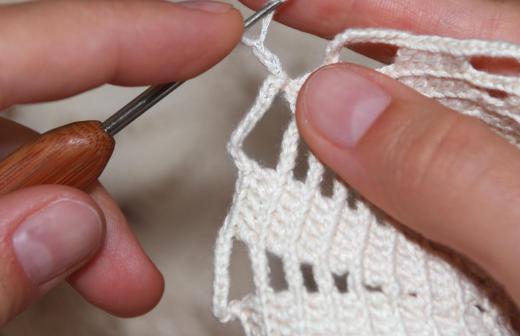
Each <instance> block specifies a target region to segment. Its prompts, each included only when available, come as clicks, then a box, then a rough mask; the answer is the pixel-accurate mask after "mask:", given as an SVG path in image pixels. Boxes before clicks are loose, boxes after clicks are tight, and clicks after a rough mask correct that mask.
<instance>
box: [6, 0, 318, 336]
mask: <svg viewBox="0 0 520 336" xmlns="http://www.w3.org/2000/svg"><path fill="white" fill-rule="evenodd" d="M4 2H5V1H4ZM230 2H231V3H233V4H235V5H236V6H237V7H239V8H240V9H241V10H243V13H246V14H249V13H251V12H250V11H249V10H246V9H245V8H244V7H243V6H241V5H239V4H238V1H235V0H233V1H230ZM324 46H325V41H322V40H320V39H318V38H315V37H311V36H309V35H306V34H303V33H300V32H296V31H293V30H290V29H288V28H286V27H281V26H276V27H274V29H273V31H272V36H271V38H270V47H271V48H272V49H273V50H274V51H275V52H276V53H278V54H279V55H281V58H282V60H283V61H284V64H285V68H286V69H287V70H288V71H289V72H290V73H291V74H294V75H295V74H299V73H304V72H306V71H308V70H309V69H312V68H314V67H315V66H316V65H317V64H320V63H321V58H322V56H323V54H324V52H323V47H324ZM208 48H211V46H208ZM56 57H59V55H56ZM264 77H265V72H264V70H263V68H262V67H261V66H259V65H258V64H257V63H256V61H255V60H254V58H253V57H252V56H251V55H250V53H249V51H248V50H246V48H244V47H241V46H238V47H237V48H236V50H235V51H234V52H233V53H232V55H230V56H229V57H228V58H227V59H226V60H224V61H223V62H222V63H221V64H219V65H218V66H216V67H215V68H214V69H212V70H211V71H209V72H207V73H206V74H204V75H202V76H200V77H199V78H197V79H195V80H193V81H190V82H189V83H188V84H186V85H185V86H184V87H182V88H181V89H179V91H178V92H176V93H174V94H173V95H171V96H170V97H168V98H167V99H166V100H164V101H163V102H162V103H161V104H160V105H159V106H157V107H156V108H154V109H153V110H151V111H149V112H148V113H147V114H146V115H145V116H143V117H142V118H141V119H140V120H138V121H137V122H135V123H134V124H133V125H131V126H130V127H129V128H128V129H127V130H125V131H124V132H123V133H121V134H120V135H118V136H117V149H116V152H115V155H114V157H113V159H112V161H111V162H110V164H109V166H108V167H107V169H106V171H105V173H104V175H103V176H102V181H103V183H104V184H105V186H106V187H107V188H108V190H109V191H110V192H111V193H112V194H113V195H114V197H115V198H116V199H117V200H118V202H119V203H120V205H121V207H122V208H123V210H124V212H125V213H126V215H127V217H128V219H129V221H130V223H131V226H132V229H133V230H134V232H135V233H136V235H137V236H138V238H139V240H140V241H141V243H142V244H143V246H144V248H145V250H146V251H147V252H148V253H149V254H150V256H151V257H152V259H153V260H154V261H155V262H156V263H157V265H158V267H159V268H160V269H161V271H162V272H163V274H164V276H165V280H166V291H165V294H164V298H163V299H162V301H161V303H160V304H159V305H158V306H157V308H155V309H154V310H153V311H152V312H150V313H149V314H147V315H146V316H143V317H139V318H134V319H119V318H115V317H112V316H110V315H108V314H107V313H105V312H103V311H100V310H98V309H96V308H94V307H91V306H89V305H88V304H87V303H85V302H84V301H83V299H82V298H81V297H80V296H79V295H78V294H76V293H75V292H74V291H73V290H72V289H70V287H69V286H68V285H62V286H60V287H59V288H57V289H56V290H54V291H52V292H51V293H50V294H49V295H48V296H46V297H45V298H44V299H42V300H41V301H40V302H39V303H38V304H36V305H34V306H33V307H32V308H31V309H29V310H28V311H27V312H26V313H24V314H22V315H21V316H19V317H18V318H16V319H15V320H14V321H13V322H11V323H10V324H9V325H8V326H7V327H6V328H5V329H4V330H3V331H1V332H0V335H8V336H18V335H20V336H21V335H53V336H61V335H75V336H83V335H100V336H105V335H106V336H119V335H129V336H133V335H140V336H146V335H150V336H151V335H153V336H162V335H183V336H188V335H229V336H234V335H241V334H242V332H241V330H240V326H239V325H238V324H233V325H230V326H223V325H221V324H220V323H218V322H217V321H216V320H215V319H214V318H213V316H212V314H211V311H210V304H211V286H212V278H213V276H212V261H213V246H214V240H215V237H216V234H217V230H218V228H219V227H220V225H221V224H222V221H223V220H224V217H225V215H226V212H227V209H228V207H229V205H230V202H231V196H232V191H233V185H234V178H235V170H234V167H233V166H232V164H231V162H230V160H229V159H228V158H227V155H226V152H225V146H226V143H227V141H228V138H229V136H230V134H231V132H232V130H233V128H234V127H235V126H236V124H237V123H238V121H239V119H240V118H241V117H242V116H243V115H244V113H245V112H246V111H247V109H248V108H249V106H250V105H251V104H252V102H253V100H254V97H255V95H256V93H257V90H258V87H259V85H260V84H261V82H262V81H263V79H264ZM141 90H142V89H141V88H130V89H129V88H120V87H114V86H104V87H102V88H99V89H97V90H93V91H91V92H88V93H85V94H82V95H79V96H76V97H73V98H70V99H67V100H64V101H60V102H55V103H47V104H37V105H30V106H18V107H15V108H13V109H10V110H9V111H7V114H6V115H8V116H9V117H12V118H14V119H16V120H18V121H19V122H21V123H23V124H25V125H28V126H30V127H32V128H34V129H36V130H38V131H45V130H48V129H50V128H53V127H55V126H58V125H62V124H65V123H68V122H72V121H76V120H84V119H104V118H105V117H107V116H108V115H109V114H110V113H112V112H114V111H116V110H117V109H118V108H119V107H121V106H122V105H124V104H125V103H126V102H127V101H129V100H130V99H132V98H133V97H134V96H135V95H136V94H138V93H139V92H140V91H141ZM284 120H286V117H285V116H283V115H282V114H280V115H276V114H274V116H273V117H271V118H270V119H269V121H268V123H267V124H266V125H264V127H262V129H261V130H260V133H258V134H257V136H256V137H255V140H254V141H253V142H252V143H251V144H250V146H251V148H252V150H253V151H254V152H255V153H256V155H258V156H259V157H260V159H261V160H265V161H269V160H270V159H271V158H275V157H276V155H277V148H278V145H277V141H278V140H279V138H278V135H279V134H280V132H281V131H282V130H283V128H284V126H285V125H284V124H283V121H284ZM248 268H249V265H248V263H247V262H246V261H245V258H240V257H238V258H235V259H234V265H233V270H234V271H235V274H236V277H235V278H234V279H233V280H236V282H235V283H234V287H235V288H237V287H238V288H240V287H241V288H242V290H243V293H244V292H246V290H247V286H248V283H247V281H246V280H245V279H246V278H247V277H248V275H249V271H248ZM240 294H241V293H240V291H239V292H237V293H234V295H237V296H238V295H240ZM128 295H132V293H128Z"/></svg>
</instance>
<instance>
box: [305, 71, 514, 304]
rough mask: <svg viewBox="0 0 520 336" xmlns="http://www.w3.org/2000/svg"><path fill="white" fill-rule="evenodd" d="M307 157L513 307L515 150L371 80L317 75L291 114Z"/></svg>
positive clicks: (424, 101) (361, 75)
mask: <svg viewBox="0 0 520 336" xmlns="http://www.w3.org/2000/svg"><path fill="white" fill-rule="evenodd" d="M297 118H298V124H299V127H300V130H301V132H302V134H303V136H304V138H305V140H306V142H307V143H308V144H309V146H310V147H311V148H312V150H313V152H314V153H315V154H316V155H317V156H318V157H319V158H320V159H321V160H323V162H324V163H325V164H327V165H328V166H330V167H331V168H332V169H333V170H335V171H336V172H337V173H338V174H339V176H340V177H341V178H343V179H344V180H345V181H347V182H348V183H349V184H350V185H352V186H353V187H354V188H355V189H357V190H358V191H359V192H360V193H362V194H363V195H364V196H366V197H367V199H369V200H370V201H371V202H373V203H374V204H376V205H377V206H379V207H380V208H382V209H384V210H385V211H386V212H387V213H388V214H390V215H391V216H393V217H394V218H396V219H398V220H399V221H401V222H402V223H404V224H405V225H408V226H409V227H411V228H413V229H415V230H416V231H418V232H420V233H422V234H423V235H425V236H426V237H429V238H430V239H432V240H434V241H437V242H439V243H441V244H444V245H447V246H450V247H452V248H453V249H455V250H457V251H459V252H461V253H463V254H465V255H467V256H468V257H470V258H472V259H473V260H474V261H476V262H477V263H479V264H480V265H482V266H483V267H484V268H485V269H487V270H488V271H489V272H490V274H491V275H493V276H494V277H495V278H497V279H498V280H499V281H501V282H502V283H503V284H504V285H505V286H506V287H507V288H508V290H509V292H510V293H511V294H512V295H513V297H514V298H515V300H516V302H517V303H520V286H519V285H518V284H519V283H520V270H519V268H518V267H517V266H518V265H517V262H518V255H520V245H519V244H518V240H519V239H520V225H519V224H518V223H519V220H520V211H519V210H518V208H517V207H515V206H512V205H513V204H516V202H517V201H518V200H519V199H520V178H518V171H520V170H519V169H520V154H519V153H518V150H517V149H516V148H515V147H513V146H512V145H510V144H509V143H507V142H506V141H505V140H503V139H502V138H501V137H499V136H498V135H496V134H495V133H493V132H492V131H491V130H490V129H489V128H488V127H487V126H485V125H484V124H483V123H481V122H480V121H478V120H477V119H473V118H470V117H466V116H462V115H460V114H458V113H456V112H454V111H451V110H449V109H447V108H445V107H443V106H441V105H440V104H438V103H437V102H435V101H433V100H430V99H428V98H425V97H423V96H421V95H419V94H418V93H415V92H414V91H413V90H411V89H409V88H407V87H405V86H404V85H402V84H400V83H398V82H396V81H394V80H392V79H390V78H387V77H385V76H383V75H381V74H378V73H376V72H373V71H370V70H367V69H364V68H361V67H358V66H353V65H346V64H337V65H333V66H329V67H325V68H323V69H321V70H319V71H318V72H316V73H315V74H313V75H312V76H311V77H310V79H309V80H308V81H307V82H306V84H305V86H304V88H303V89H302V91H301V93H300V96H299V99H298V106H297Z"/></svg>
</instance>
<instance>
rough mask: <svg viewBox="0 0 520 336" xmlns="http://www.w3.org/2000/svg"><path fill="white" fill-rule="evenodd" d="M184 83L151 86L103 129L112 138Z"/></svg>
mask: <svg viewBox="0 0 520 336" xmlns="http://www.w3.org/2000/svg"><path fill="white" fill-rule="evenodd" d="M283 2H284V0H277V1H271V2H269V3H268V4H267V5H266V6H264V7H263V8H262V9H260V10H259V11H258V12H256V13H254V14H253V15H251V16H250V17H248V18H247V19H246V20H245V21H244V30H245V31H247V30H248V29H250V28H251V27H253V26H254V25H255V23H257V22H258V21H259V20H261V19H263V18H264V17H265V16H267V15H268V14H270V13H272V12H273V11H275V10H276V9H277V8H278V7H280V5H282V3H283ZM184 83H185V81H181V82H172V83H167V84H161V85H156V86H151V87H150V88H148V89H147V90H145V91H144V92H143V93H141V94H140V95H139V96H137V97H136V98H135V99H134V100H132V101H131V102H130V103H128V104H127V105H125V106H124V107H123V108H121V109H120V110H119V111H117V112H116V113H114V114H113V115H112V116H111V117H110V118H108V119H107V120H106V121H105V122H103V129H104V130H105V132H107V133H108V134H109V135H111V136H114V135H116V134H117V133H119V131H121V130H122V129H123V128H125V127H126V126H127V125H128V124H130V123H131V122H132V121H134V120H135V119H137V118H138V117H139V116H141V115H142V114H143V113H144V112H146V111H148V110H149V109H150V108H151V107H153V106H154V105H155V104H157V103H158V102H159V101H161V100H162V99H163V98H164V97H166V96H167V95H169V94H170V93H172V92H173V91H175V90H176V89H177V88H179V87H180V86H181V85H182V84H184Z"/></svg>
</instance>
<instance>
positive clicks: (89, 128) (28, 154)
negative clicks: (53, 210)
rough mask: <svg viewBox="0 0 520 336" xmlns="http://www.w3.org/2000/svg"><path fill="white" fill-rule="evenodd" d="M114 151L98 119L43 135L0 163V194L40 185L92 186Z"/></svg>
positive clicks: (112, 140)
mask: <svg viewBox="0 0 520 336" xmlns="http://www.w3.org/2000/svg"><path fill="white" fill-rule="evenodd" d="M113 150H114V139H113V138H112V137H111V136H109V135H108V134H107V133H105V131H104V130H103V129H102V127H101V123H100V122H99V121H82V122H77V123H72V124H69V125H65V126H62V127H59V128H56V129H54V130H51V131H49V132H47V133H44V134H42V135H41V136H40V137H38V138H37V139H36V140H34V141H32V142H29V143H27V144H25V145H23V146H22V147H20V148H19V149H18V150H16V151H15V152H14V153H12V154H10V155H9V156H7V157H6V158H5V159H4V160H3V161H2V162H0V194H5V193H8V192H11V191H15V190H18V189H21V188H25V187H30V186H34V185H40V184H62V185H68V186H71V187H76V188H79V189H86V188H88V187H89V186H90V185H92V184H93V183H94V182H95V181H96V180H97V178H98V177H99V175H101V173H102V172H103V169H104V168H105V166H106V164H107V163H108V160H109V159H110V157H111V156H112V152H113Z"/></svg>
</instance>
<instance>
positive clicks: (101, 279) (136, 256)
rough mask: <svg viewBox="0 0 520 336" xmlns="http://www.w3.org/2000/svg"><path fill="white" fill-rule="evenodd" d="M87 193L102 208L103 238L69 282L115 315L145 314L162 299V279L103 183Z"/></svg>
mask: <svg viewBox="0 0 520 336" xmlns="http://www.w3.org/2000/svg"><path fill="white" fill-rule="evenodd" d="M90 194H91V196H92V197H93V198H94V200H95V201H96V202H97V204H98V205H99V206H100V207H101V208H102V209H103V213H104V215H105V218H106V223H107V232H106V240H105V244H104V245H103V247H102V249H101V251H100V252H99V253H98V255H97V256H96V257H95V258H94V259H93V260H92V261H91V262H90V263H89V264H87V265H86V266H85V267H83V268H82V269H81V270H79V271H78V272H76V273H75V274H74V275H73V276H72V277H70V283H71V284H72V285H73V286H74V288H76V290H78V291H79V292H80V293H81V294H82V295H83V297H85V299H87V301H89V302H90V303H92V304H94V305H96V306H98V307H100V308H102V309H104V310H106V311H108V312H110V313H112V314H114V315H117V316H121V317H132V316H137V315H141V314H144V313H146V312H148V311H149V310H150V309H152V308H153V307H155V306H156V305H157V303H158V302H159V300H160V299H161V297H162V294H163V291H164V279H163V277H162V275H161V273H160V272H159V270H158V269H157V268H156V266H155V265H154V264H153V262H152V261H151V260H150V259H149V258H148V257H147V256H146V253H145V252H144V251H143V249H142V248H141V246H140V244H139V242H138V241H137V239H136V238H135V236H134V235H133V234H132V232H131V230H130V228H129V227H128V223H127V221H126V219H125V217H124V215H123V214H122V213H121V210H119V207H118V206H117V204H115V202H114V201H113V200H112V199H111V198H110V196H109V195H108V193H107V192H106V191H105V190H104V189H103V187H101V186H98V187H96V188H95V189H94V190H93V191H92V192H91V193H90Z"/></svg>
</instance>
